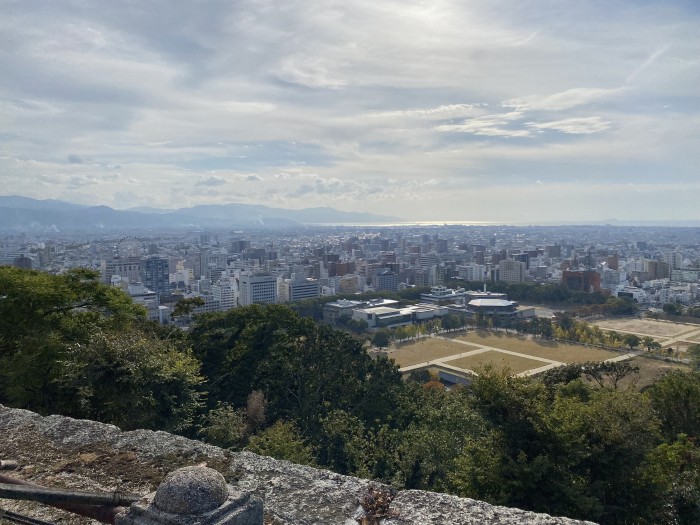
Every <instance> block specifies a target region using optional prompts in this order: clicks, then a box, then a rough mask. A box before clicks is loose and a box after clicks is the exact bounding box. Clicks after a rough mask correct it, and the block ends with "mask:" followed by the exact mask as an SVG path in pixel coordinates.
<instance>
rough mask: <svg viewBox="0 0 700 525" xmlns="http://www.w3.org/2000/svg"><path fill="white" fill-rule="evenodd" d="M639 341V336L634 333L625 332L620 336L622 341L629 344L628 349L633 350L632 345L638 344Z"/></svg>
mask: <svg viewBox="0 0 700 525" xmlns="http://www.w3.org/2000/svg"><path fill="white" fill-rule="evenodd" d="M641 341H642V340H641V339H640V338H639V336H636V335H634V334H625V335H624V336H623V337H622V342H623V343H624V344H626V345H627V346H629V347H630V350H634V347H636V346H639V343H640V342H641Z"/></svg>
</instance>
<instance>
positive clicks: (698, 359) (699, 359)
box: [686, 344, 700, 370]
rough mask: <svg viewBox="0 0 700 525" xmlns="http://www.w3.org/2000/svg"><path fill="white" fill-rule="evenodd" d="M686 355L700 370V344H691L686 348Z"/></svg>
mask: <svg viewBox="0 0 700 525" xmlns="http://www.w3.org/2000/svg"><path fill="white" fill-rule="evenodd" d="M686 355H687V356H688V358H689V359H690V364H691V365H692V366H693V367H694V368H695V369H697V370H700V344H694V345H690V346H689V347H688V349H687V350H686Z"/></svg>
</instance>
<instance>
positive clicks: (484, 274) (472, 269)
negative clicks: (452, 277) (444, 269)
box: [457, 263, 488, 282]
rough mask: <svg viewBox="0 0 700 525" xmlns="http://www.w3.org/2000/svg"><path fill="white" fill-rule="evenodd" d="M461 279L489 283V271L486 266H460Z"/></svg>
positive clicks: (471, 264)
mask: <svg viewBox="0 0 700 525" xmlns="http://www.w3.org/2000/svg"><path fill="white" fill-rule="evenodd" d="M457 271H458V272H459V276H460V278H462V279H464V280H466V281H478V282H481V281H488V270H487V268H486V266H485V265H483V264H477V263H470V264H467V265H465V266H458V267H457Z"/></svg>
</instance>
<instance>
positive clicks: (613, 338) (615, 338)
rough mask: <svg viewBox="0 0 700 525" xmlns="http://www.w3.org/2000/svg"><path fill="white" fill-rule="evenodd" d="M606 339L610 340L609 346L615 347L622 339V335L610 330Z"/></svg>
mask: <svg viewBox="0 0 700 525" xmlns="http://www.w3.org/2000/svg"><path fill="white" fill-rule="evenodd" d="M608 341H609V342H610V346H612V347H616V346H617V343H619V342H620V341H622V336H621V335H620V334H619V333H617V332H616V331H615V330H610V331H609V332H608Z"/></svg>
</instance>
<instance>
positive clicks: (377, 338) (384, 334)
mask: <svg viewBox="0 0 700 525" xmlns="http://www.w3.org/2000/svg"><path fill="white" fill-rule="evenodd" d="M390 341H391V336H390V333H389V331H388V330H378V331H377V332H375V333H374V335H373V336H372V344H373V345H374V346H376V347H379V348H386V347H387V346H389V343H390Z"/></svg>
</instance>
